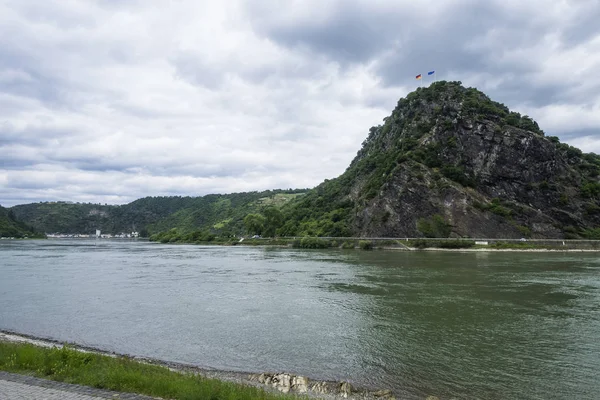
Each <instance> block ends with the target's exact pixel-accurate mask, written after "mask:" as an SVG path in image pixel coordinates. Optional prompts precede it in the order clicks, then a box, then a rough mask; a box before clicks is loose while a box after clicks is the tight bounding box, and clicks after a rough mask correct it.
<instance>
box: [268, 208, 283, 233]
mask: <svg viewBox="0 0 600 400" xmlns="http://www.w3.org/2000/svg"><path fill="white" fill-rule="evenodd" d="M263 215H264V229H263V233H264V235H265V236H268V237H273V236H275V232H276V231H277V229H279V228H280V227H281V226H282V225H283V214H282V213H281V211H279V209H278V208H275V207H267V208H265V209H264V211H263Z"/></svg>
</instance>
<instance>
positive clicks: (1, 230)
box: [0, 206, 44, 238]
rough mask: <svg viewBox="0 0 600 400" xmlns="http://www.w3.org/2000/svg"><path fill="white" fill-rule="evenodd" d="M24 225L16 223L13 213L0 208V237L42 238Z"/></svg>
mask: <svg viewBox="0 0 600 400" xmlns="http://www.w3.org/2000/svg"><path fill="white" fill-rule="evenodd" d="M43 236H44V235H42V234H39V233H36V232H34V231H33V229H32V228H31V227H29V226H27V225H26V224H25V223H23V222H21V221H18V220H17V219H16V217H15V215H14V213H13V212H11V211H10V210H8V209H6V208H4V207H2V206H0V237H15V238H24V237H29V238H32V237H43Z"/></svg>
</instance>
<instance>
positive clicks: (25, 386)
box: [0, 371, 155, 400]
mask: <svg viewBox="0 0 600 400" xmlns="http://www.w3.org/2000/svg"><path fill="white" fill-rule="evenodd" d="M98 399H121V400H155V398H154V397H148V396H142V395H138V394H131V393H119V392H112V391H109V390H101V389H94V388H91V387H87V386H79V385H72V384H69V383H62V382H55V381H49V380H47V379H39V378H34V377H31V376H26V375H18V374H11V373H8V372H2V371H0V400H98Z"/></svg>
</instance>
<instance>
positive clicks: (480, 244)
mask: <svg viewBox="0 0 600 400" xmlns="http://www.w3.org/2000/svg"><path fill="white" fill-rule="evenodd" d="M150 240H151V241H154V242H160V243H171V244H178V243H180V244H199V245H224V246H282V247H292V248H298V249H329V248H336V249H343V250H348V249H360V250H374V249H386V250H461V251H486V250H489V251H494V250H503V251H508V250H515V251H516V250H529V251H542V250H547V251H600V240H562V239H471V238H355V237H314V236H305V237H301V238H298V237H275V238H256V237H248V238H239V237H221V236H216V235H214V234H211V233H206V232H190V233H182V232H179V231H177V230H176V229H172V230H170V231H166V232H162V233H160V234H156V235H153V236H152V237H150Z"/></svg>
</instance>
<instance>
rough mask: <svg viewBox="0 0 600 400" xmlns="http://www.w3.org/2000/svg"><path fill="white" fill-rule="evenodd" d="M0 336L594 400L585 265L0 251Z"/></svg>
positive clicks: (590, 294)
mask: <svg viewBox="0 0 600 400" xmlns="http://www.w3.org/2000/svg"><path fill="white" fill-rule="evenodd" d="M0 329H5V330H13V331H17V332H22V333H27V334H32V335H36V336H41V337H47V338H53V339H58V340H63V341H73V342H77V343H80V344H84V345H90V346H95V347H100V348H103V349H106V350H112V351H116V352H120V353H129V354H135V355H144V356H150V357H157V358H161V359H165V360H171V361H178V362H184V363H191V364H195V365H198V366H203V367H211V368H217V369H226V370H236V371H288V372H293V373H297V374H303V375H308V376H309V377H313V378H320V379H335V380H349V381H351V382H353V383H355V384H358V385H362V386H369V387H387V388H391V389H393V390H394V391H395V393H396V394H397V396H399V397H402V396H404V397H407V398H422V397H423V396H425V395H429V394H435V395H438V396H440V397H442V398H449V397H453V396H454V397H457V398H483V399H596V398H599V396H600V257H599V256H598V255H596V254H593V253H569V254H566V253H565V254H562V253H432V252H392V251H389V252H388V251H373V252H364V251H340V250H327V251H306V250H291V249H276V248H256V247H203V246H173V245H171V246H169V245H160V244H153V243H147V242H142V241H140V242H127V241H98V242H97V243H96V242H94V241H83V240H82V241H67V240H46V241H2V242H0Z"/></svg>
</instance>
